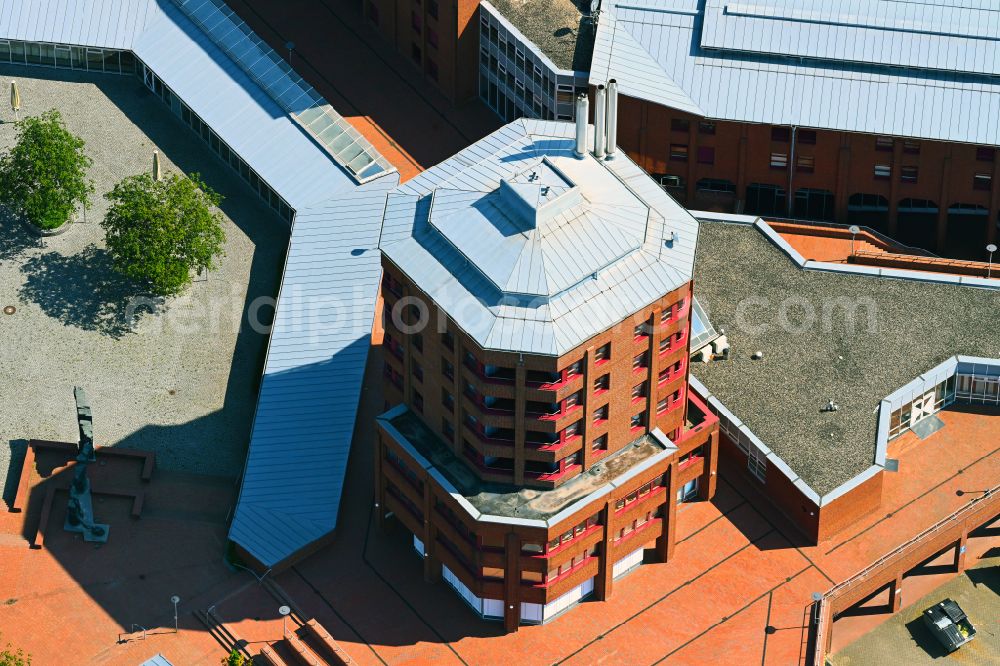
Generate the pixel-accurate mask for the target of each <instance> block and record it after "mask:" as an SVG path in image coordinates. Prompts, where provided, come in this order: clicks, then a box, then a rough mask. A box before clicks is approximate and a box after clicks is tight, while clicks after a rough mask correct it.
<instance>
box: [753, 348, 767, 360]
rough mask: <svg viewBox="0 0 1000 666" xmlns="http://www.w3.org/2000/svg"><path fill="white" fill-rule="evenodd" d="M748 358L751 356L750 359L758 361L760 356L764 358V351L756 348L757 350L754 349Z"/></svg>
mask: <svg viewBox="0 0 1000 666" xmlns="http://www.w3.org/2000/svg"><path fill="white" fill-rule="evenodd" d="M750 358H752V359H753V360H755V361H759V360H761V359H762V358H764V352H762V351H760V350H759V349H758V350H757V351H755V352H754V353H752V354H750Z"/></svg>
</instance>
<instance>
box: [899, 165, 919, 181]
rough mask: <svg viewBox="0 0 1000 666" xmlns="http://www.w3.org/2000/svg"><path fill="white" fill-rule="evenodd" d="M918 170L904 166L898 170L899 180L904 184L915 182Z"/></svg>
mask: <svg viewBox="0 0 1000 666" xmlns="http://www.w3.org/2000/svg"><path fill="white" fill-rule="evenodd" d="M918 171H919V170H918V169H917V167H915V166H905V167H900V168H899V180H900V181H902V182H904V183H915V182H917V175H918Z"/></svg>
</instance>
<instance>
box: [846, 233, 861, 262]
mask: <svg viewBox="0 0 1000 666" xmlns="http://www.w3.org/2000/svg"><path fill="white" fill-rule="evenodd" d="M847 230H848V231H850V232H851V257H850V258H849V259H848V261H850V259H853V258H854V237H855V236H857V235H858V234H859V233H861V227H859V226H858V225H856V224H852V225H851V226H850V227H848V228H847Z"/></svg>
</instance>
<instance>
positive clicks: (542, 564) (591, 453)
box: [375, 258, 718, 631]
mask: <svg viewBox="0 0 1000 666" xmlns="http://www.w3.org/2000/svg"><path fill="white" fill-rule="evenodd" d="M383 272H384V279H383V297H384V299H385V308H384V312H385V316H384V322H383V323H384V326H385V337H384V341H383V344H384V346H385V353H384V357H385V359H386V360H385V368H384V376H385V389H384V394H385V396H386V407H387V408H389V407H391V406H393V405H395V404H400V403H405V404H406V405H407V406H408V407H409V409H410V410H411V411H412V412H413V413H414V414H416V415H417V416H419V418H420V420H421V421H422V422H423V424H424V425H425V426H426V427H427V428H428V429H429V430H430V431H432V432H433V433H434V434H435V435H436V436H437V437H438V438H440V439H441V440H442V441H443V442H444V443H446V444H447V445H450V447H451V451H452V453H453V454H454V456H456V457H457V458H460V459H461V460H462V461H463V462H464V463H465V466H466V467H467V468H468V469H469V470H470V471H471V472H472V473H474V474H476V475H477V476H478V477H479V478H481V479H482V480H484V481H488V482H496V483H502V484H510V485H512V486H515V487H522V488H524V487H531V488H538V489H539V490H541V491H544V490H546V489H553V488H556V487H559V486H561V485H563V484H566V483H568V482H570V481H572V480H573V479H574V478H576V477H578V476H579V475H580V474H582V473H583V472H586V471H587V470H589V469H590V468H591V467H593V466H594V465H595V464H597V463H600V462H601V461H602V460H604V459H605V458H609V457H612V456H614V455H615V453H616V452H619V451H620V450H622V449H623V448H624V447H625V446H627V445H629V444H631V443H632V442H634V441H636V440H637V439H639V438H641V437H643V436H644V435H646V434H647V433H649V432H650V431H651V430H653V429H655V428H659V429H660V430H661V431H662V432H664V433H665V434H666V435H667V436H669V437H670V438H671V439H672V441H673V442H674V443H675V444H676V445H677V447H678V449H677V451H675V452H673V453H672V454H671V455H669V456H667V457H665V458H663V459H662V460H658V461H657V462H656V463H655V464H653V465H651V466H649V467H648V468H646V469H644V470H643V471H642V472H641V473H639V474H636V475H635V476H633V477H632V478H630V479H629V480H628V481H627V482H624V483H623V484H621V485H619V486H617V487H615V488H614V489H613V490H611V491H609V492H606V493H604V494H603V495H599V496H596V497H593V498H592V499H591V500H590V501H589V502H588V503H587V504H586V505H585V506H581V507H580V508H578V509H576V510H574V511H573V512H572V514H571V515H570V516H568V517H564V518H560V519H559V522H558V524H554V525H550V526H548V527H547V528H540V527H532V526H529V525H524V524H519V521H517V520H511V521H510V522H509V523H505V522H503V519H502V518H500V517H491V519H490V520H489V521H483V520H476V519H475V518H474V517H473V516H472V515H470V514H469V512H468V511H467V510H466V509H465V508H463V507H462V505H461V504H460V503H459V502H458V501H456V499H455V498H454V497H452V495H451V494H450V493H449V492H448V491H447V490H446V489H445V488H444V487H442V486H441V484H440V482H439V481H438V480H437V479H435V478H434V477H433V476H432V475H431V474H429V473H428V472H427V470H425V469H424V468H423V467H422V466H421V465H420V463H419V461H418V460H416V459H414V457H413V455H411V454H410V452H409V451H408V450H407V448H406V447H405V446H402V445H400V444H399V442H397V441H396V439H395V437H394V436H393V435H392V434H390V433H388V432H387V431H386V430H385V428H383V427H381V425H380V429H379V437H378V442H377V450H376V456H375V458H376V462H375V465H376V470H375V475H376V501H377V502H378V503H379V506H380V507H382V508H381V509H380V510H379V512H378V515H379V520H380V522H384V519H385V516H386V513H387V512H388V513H391V514H392V515H393V516H395V517H396V518H397V519H398V521H399V522H400V523H401V524H402V525H403V526H405V527H406V528H407V529H408V530H410V531H411V532H413V534H414V535H415V536H416V537H417V538H418V539H419V540H420V542H421V543H422V544H423V548H424V556H425V574H426V577H427V578H428V579H431V580H433V579H437V578H438V577H439V576H440V574H441V565H442V564H443V565H444V566H446V567H447V568H448V570H449V571H451V572H452V574H453V575H454V576H455V577H456V578H457V579H458V580H459V581H461V583H462V584H463V585H464V586H465V587H466V588H468V590H470V591H471V593H472V594H474V595H475V596H477V597H479V598H480V599H487V600H500V599H502V600H503V608H504V623H505V627H506V628H507V629H508V630H510V631H513V630H516V629H517V626H518V624H519V623H520V621H521V615H520V608H521V606H520V604H521V603H522V602H523V603H529V604H542V605H544V604H547V603H550V602H552V601H553V600H555V599H557V598H559V597H560V596H561V595H563V594H565V593H566V592H567V591H568V590H572V589H574V588H575V587H577V586H578V585H580V584H581V583H582V582H583V581H588V580H589V579H591V578H593V579H594V594H595V596H596V597H597V598H598V599H605V598H607V596H609V595H610V594H611V589H612V579H613V574H612V571H613V567H614V564H615V563H616V562H618V561H619V560H621V559H622V558H623V557H624V556H625V555H628V554H630V553H634V552H635V551H637V550H638V549H640V548H650V549H653V550H654V554H655V558H656V559H657V560H659V561H666V560H668V559H669V557H670V555H671V553H672V550H673V545H674V537H673V532H674V524H675V521H674V515H675V509H676V504H677V499H678V491H679V490H680V489H681V488H683V487H684V485H685V484H687V483H689V482H690V481H692V480H694V479H697V480H698V496H699V497H701V498H703V499H708V498H711V497H712V495H714V492H715V481H716V476H715V465H716V461H717V459H718V421H717V419H716V418H715V417H714V416H713V415H711V413H710V412H709V410H708V409H707V408H706V407H704V405H702V404H701V403H700V402H695V403H693V404H692V403H689V401H688V394H687V371H688V368H687V358H688V354H689V350H688V335H689V332H690V319H689V313H690V303H691V284H690V283H687V284H685V285H684V286H683V287H682V288H680V289H677V290H675V291H674V292H671V293H670V294H666V295H664V296H663V297H662V298H661V299H659V300H658V301H657V302H655V303H653V304H651V305H649V306H648V307H646V308H644V309H643V310H642V311H640V312H638V313H636V314H635V315H634V316H633V317H631V318H629V319H627V320H626V321H624V322H622V323H621V324H619V325H617V326H615V327H612V328H611V329H609V330H607V331H605V332H603V333H601V334H599V335H597V336H594V337H593V338H591V339H590V340H588V341H586V342H585V343H583V344H581V345H580V346H579V347H577V348H576V349H574V350H573V351H572V352H570V353H568V354H565V355H563V356H562V357H559V358H555V357H545V356H537V355H530V354H523V355H521V354H516V353H503V352H493V351H486V350H483V349H482V348H481V347H479V346H478V345H477V344H476V343H475V342H474V341H473V340H472V339H471V338H469V337H468V336H467V335H465V334H464V333H463V332H462V331H461V330H459V329H458V328H457V327H456V326H455V324H454V323H453V322H452V321H451V320H450V319H449V318H448V317H447V315H445V314H444V313H443V312H441V311H439V310H437V309H436V307H435V306H434V305H433V304H432V303H430V301H429V299H427V297H426V295H425V294H423V293H422V292H421V291H420V290H419V289H418V288H417V286H416V285H414V284H413V283H412V282H410V281H409V280H408V279H407V278H406V277H405V276H404V275H403V274H402V273H401V272H400V271H399V270H398V269H397V268H396V266H394V265H393V264H392V263H391V261H389V260H388V259H387V258H384V259H383ZM417 301H419V302H421V303H426V304H428V305H429V310H428V312H427V320H428V323H427V325H426V326H424V327H417V328H419V329H420V330H419V331H417V330H412V329H411V328H410V327H411V326H414V325H415V324H418V323H419V322H418V321H417V319H420V318H422V317H420V316H419V313H418V310H417V309H416V308H414V303H415V302H417ZM401 329H406V330H408V331H409V332H404V330H401ZM560 515H562V514H560Z"/></svg>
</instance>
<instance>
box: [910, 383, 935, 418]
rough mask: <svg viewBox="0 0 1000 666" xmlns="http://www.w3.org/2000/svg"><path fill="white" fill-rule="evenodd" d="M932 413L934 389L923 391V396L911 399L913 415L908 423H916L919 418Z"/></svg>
mask: <svg viewBox="0 0 1000 666" xmlns="http://www.w3.org/2000/svg"><path fill="white" fill-rule="evenodd" d="M933 413H934V391H930V392H929V393H925V394H924V395H923V396H921V397H919V398H917V399H916V400H914V401H913V415H912V416H911V417H910V418H911V421H910V423H911V424H912V423H916V422H917V421H919V420H920V419H922V418H924V417H927V416H930V415H931V414H933Z"/></svg>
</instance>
